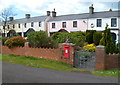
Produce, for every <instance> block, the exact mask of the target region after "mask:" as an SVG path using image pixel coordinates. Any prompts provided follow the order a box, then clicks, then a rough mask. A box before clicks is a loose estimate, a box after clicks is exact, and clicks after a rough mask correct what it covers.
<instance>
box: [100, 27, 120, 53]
mask: <svg viewBox="0 0 120 85" xmlns="http://www.w3.org/2000/svg"><path fill="white" fill-rule="evenodd" d="M100 45H104V46H105V50H106V53H107V54H108V53H118V52H119V50H118V47H117V46H116V45H115V43H114V41H113V39H112V35H111V32H110V29H108V25H106V28H105V30H104V33H103V35H102V38H101V40H100Z"/></svg>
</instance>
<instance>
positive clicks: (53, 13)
mask: <svg viewBox="0 0 120 85" xmlns="http://www.w3.org/2000/svg"><path fill="white" fill-rule="evenodd" d="M52 17H56V12H55V8H54V11H52Z"/></svg>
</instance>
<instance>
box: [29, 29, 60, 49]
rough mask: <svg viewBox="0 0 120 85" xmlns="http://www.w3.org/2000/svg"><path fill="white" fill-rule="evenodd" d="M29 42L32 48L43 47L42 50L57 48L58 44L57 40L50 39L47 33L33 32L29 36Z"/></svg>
mask: <svg viewBox="0 0 120 85" xmlns="http://www.w3.org/2000/svg"><path fill="white" fill-rule="evenodd" d="M27 39H28V42H29V43H30V44H31V47H41V48H57V47H58V44H57V42H56V41H55V40H53V39H52V38H50V37H48V35H47V32H45V31H39V32H31V33H29V34H28V36H27Z"/></svg>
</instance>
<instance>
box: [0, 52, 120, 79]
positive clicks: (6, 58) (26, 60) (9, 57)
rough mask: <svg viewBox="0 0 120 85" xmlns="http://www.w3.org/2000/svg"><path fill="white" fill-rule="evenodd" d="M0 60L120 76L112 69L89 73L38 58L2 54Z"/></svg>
mask: <svg viewBox="0 0 120 85" xmlns="http://www.w3.org/2000/svg"><path fill="white" fill-rule="evenodd" d="M0 55H1V54H0ZM0 60H2V61H5V62H10V63H15V64H22V65H26V66H32V67H38V68H49V69H53V70H59V71H77V72H79V71H82V72H90V73H92V74H94V75H99V76H110V77H118V76H119V77H120V75H118V74H120V70H115V69H114V70H103V71H89V70H86V69H79V68H73V67H72V66H70V65H68V64H66V63H64V62H58V61H52V60H45V59H40V58H34V57H28V56H20V55H11V54H2V57H1V56H0Z"/></svg>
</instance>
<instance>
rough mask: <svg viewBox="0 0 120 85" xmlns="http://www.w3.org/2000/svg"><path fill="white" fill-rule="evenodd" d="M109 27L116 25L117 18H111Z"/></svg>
mask: <svg viewBox="0 0 120 85" xmlns="http://www.w3.org/2000/svg"><path fill="white" fill-rule="evenodd" d="M111 27H117V18H112V19H111Z"/></svg>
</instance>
